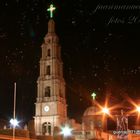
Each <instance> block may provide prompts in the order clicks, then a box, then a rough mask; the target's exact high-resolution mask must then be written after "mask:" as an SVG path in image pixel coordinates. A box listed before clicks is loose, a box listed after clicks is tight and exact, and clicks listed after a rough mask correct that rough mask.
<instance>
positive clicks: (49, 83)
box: [34, 5, 67, 135]
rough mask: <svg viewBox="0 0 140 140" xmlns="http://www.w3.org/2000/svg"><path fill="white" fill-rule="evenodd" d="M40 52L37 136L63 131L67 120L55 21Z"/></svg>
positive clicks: (50, 25) (61, 64)
mask: <svg viewBox="0 0 140 140" xmlns="http://www.w3.org/2000/svg"><path fill="white" fill-rule="evenodd" d="M51 6H52V5H51ZM51 6H50V9H51ZM52 7H53V6H52ZM50 11H51V10H50ZM50 17H51V15H50ZM51 18H52V17H51ZM41 48H42V57H41V59H40V74H39V77H38V80H37V89H38V90H37V100H36V103H35V117H34V118H35V131H36V135H53V130H54V127H56V126H57V127H60V125H61V124H63V123H65V121H66V119H67V105H66V99H65V81H64V78H63V63H62V60H61V47H60V45H59V38H58V36H57V35H56V33H55V22H54V20H53V19H50V20H49V22H48V33H47V34H46V36H45V37H44V43H43V44H42V45H41Z"/></svg>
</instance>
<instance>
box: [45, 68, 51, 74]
mask: <svg viewBox="0 0 140 140" xmlns="http://www.w3.org/2000/svg"><path fill="white" fill-rule="evenodd" d="M46 74H47V75H50V74H51V68H50V66H47V70H46Z"/></svg>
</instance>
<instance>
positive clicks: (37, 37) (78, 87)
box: [0, 0, 140, 122]
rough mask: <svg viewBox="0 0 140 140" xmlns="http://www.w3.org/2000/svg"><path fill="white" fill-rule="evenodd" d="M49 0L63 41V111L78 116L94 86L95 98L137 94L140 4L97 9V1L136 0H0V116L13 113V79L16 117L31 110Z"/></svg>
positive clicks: (135, 1) (25, 118)
mask: <svg viewBox="0 0 140 140" xmlns="http://www.w3.org/2000/svg"><path fill="white" fill-rule="evenodd" d="M93 1H94V2H93ZM52 2H53V4H54V5H55V6H56V8H57V9H56V11H55V16H54V20H55V23H56V32H57V34H58V36H59V38H60V44H61V46H62V60H63V62H64V78H65V80H66V94H67V104H68V115H69V116H70V117H74V118H76V119H77V120H80V117H81V115H82V114H83V112H84V110H85V109H86V108H87V107H88V106H90V105H91V97H90V94H91V93H92V92H93V91H95V92H96V93H97V99H98V100H100V101H103V100H104V98H105V96H106V94H111V95H112V97H111V101H112V102H114V103H116V102H119V101H120V100H121V101H122V99H123V98H122V96H121V95H123V94H128V95H129V96H130V97H131V98H139V96H140V95H139V92H140V86H139V84H140V49H139V47H140V6H139V9H138V8H137V9H122V10H120V9H117V10H114V9H112V10H111V9H107V8H106V9H97V6H99V5H106V6H109V5H113V6H116V5H120V6H121V5H126V6H129V5H130V6H131V5H138V2H139V1H138V0H133V1H129V2H128V1H125V0H123V1H120V3H119V1H117V2H118V3H115V2H113V3H111V2H108V1H97V0H54V1H50V0H48V1H47V0H11V1H8V0H2V1H1V2H0V118H3V119H9V118H10V117H11V116H12V108H13V87H14V82H15V81H16V82H17V118H19V119H21V120H22V121H24V122H26V121H28V120H30V119H32V117H33V116H34V107H35V106H34V103H35V101H36V94H37V89H36V81H37V78H38V76H39V59H40V57H41V47H40V46H41V44H42V42H43V37H44V36H45V34H46V33H47V23H48V20H49V13H48V12H47V8H48V7H49V4H50V3H52ZM95 9H97V10H95ZM111 19H114V20H113V21H112V22H111ZM115 19H117V21H115ZM73 108H74V109H73Z"/></svg>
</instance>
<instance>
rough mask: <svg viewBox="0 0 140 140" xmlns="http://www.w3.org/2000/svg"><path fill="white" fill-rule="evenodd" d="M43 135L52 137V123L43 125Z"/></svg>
mask: <svg viewBox="0 0 140 140" xmlns="http://www.w3.org/2000/svg"><path fill="white" fill-rule="evenodd" d="M42 133H43V135H51V123H50V122H45V123H43V125H42Z"/></svg>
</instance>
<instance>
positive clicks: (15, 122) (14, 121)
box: [10, 119, 19, 128]
mask: <svg viewBox="0 0 140 140" xmlns="http://www.w3.org/2000/svg"><path fill="white" fill-rule="evenodd" d="M18 123H19V122H18V120H17V119H11V120H10V124H11V125H12V127H14V128H15V127H16V126H18Z"/></svg>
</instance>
